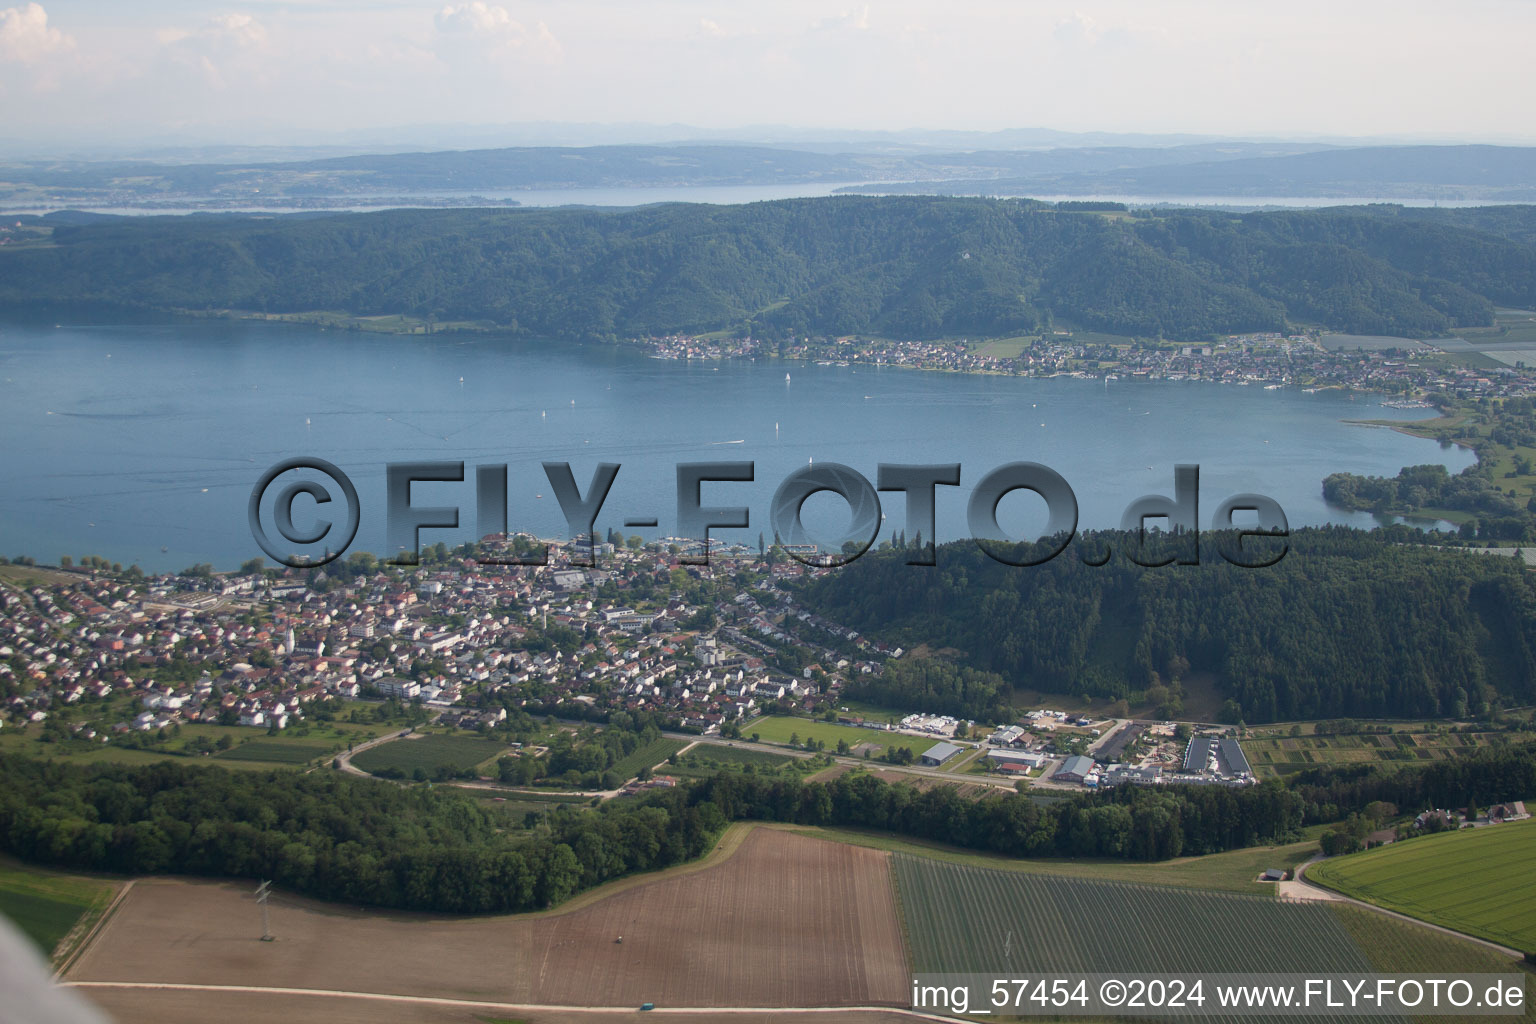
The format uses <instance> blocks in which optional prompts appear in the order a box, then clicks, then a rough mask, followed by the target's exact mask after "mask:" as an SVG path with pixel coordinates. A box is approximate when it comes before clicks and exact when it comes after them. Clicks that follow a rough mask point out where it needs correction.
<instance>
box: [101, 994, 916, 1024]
mask: <svg viewBox="0 0 1536 1024" xmlns="http://www.w3.org/2000/svg"><path fill="white" fill-rule="evenodd" d="M83 991H84V994H85V995H86V996H87V997H88V998H89V999H90V1001H91V1002H93V1003H95V1004H96V1005H97V1006H100V1007H101V1008H102V1009H104V1010H106V1011H107V1013H108V1014H109V1015H110V1016H111V1019H112V1020H114V1021H116V1022H117V1024H208V1021H210V1020H215V1021H218V1020H229V1021H240V1022H241V1024H295V1022H296V1021H306V1022H307V1021H323V1022H324V1024H700V1022H701V1021H702V1020H704V1018H703V1016H702V1015H701V1014H700V1013H698V1011H696V1010H694V1011H682V1012H672V1013H669V1012H667V1009H666V1008H665V1007H661V1008H659V1009H656V1010H653V1011H651V1012H648V1013H639V1012H634V1013H622V1014H621V1013H616V1012H614V1011H613V1010H606V1009H605V1010H578V1009H566V1008H561V1009H558V1010H546V1009H540V1010H533V1009H526V1008H523V1007H518V1006H506V1007H502V1008H500V1009H498V1008H497V1007H495V1006H493V1005H492V1006H488V1005H483V1004H481V1005H476V1004H474V1003H469V1002H466V1004H465V1005H453V1004H448V1005H444V1004H441V1003H424V1002H415V1001H411V1000H408V999H399V1000H394V999H380V998H378V997H371V998H367V999H363V998H351V999H346V998H337V997H335V996H320V995H299V994H289V993H270V992H265V993H262V994H261V995H260V996H254V995H252V994H251V993H249V992H239V991H234V992H177V991H146V990H142V989H127V988H91V989H88V990H83ZM725 1020H727V1021H728V1022H729V1024H786V1021H788V1022H789V1024H793V1022H795V1021H797V1020H799V1021H804V1022H805V1024H911V1021H912V1018H911V1016H910V1015H908V1014H906V1013H902V1012H897V1011H895V1010H840V1011H830V1012H829V1011H825V1010H818V1011H816V1012H815V1013H813V1014H805V1015H802V1016H797V1017H789V1016H786V1015H785V1014H784V1013H783V1011H778V1010H775V1011H771V1012H765V1013H732V1014H731V1015H730V1016H729V1017H728V1018H725Z"/></svg>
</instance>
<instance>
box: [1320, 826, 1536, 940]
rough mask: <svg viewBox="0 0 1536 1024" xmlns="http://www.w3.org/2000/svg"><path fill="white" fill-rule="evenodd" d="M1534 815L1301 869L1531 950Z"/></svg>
mask: <svg viewBox="0 0 1536 1024" xmlns="http://www.w3.org/2000/svg"><path fill="white" fill-rule="evenodd" d="M1533 865H1536V820H1532V819H1527V820H1525V821H1516V822H1511V823H1509V824H1507V825H1492V826H1489V827H1487V828H1471V829H1462V830H1460V831H1458V832H1444V833H1441V834H1440V835H1435V836H1424V837H1422V838H1419V839H1412V840H1409V841H1407V842H1403V843H1392V844H1391V845H1389V846H1378V847H1377V848H1376V849H1374V850H1367V851H1366V852H1364V853H1356V854H1351V855H1349V856H1347V857H1337V858H1333V859H1331V860H1325V861H1322V862H1321V863H1319V864H1316V865H1314V866H1313V867H1311V868H1309V869H1308V870H1307V879H1308V880H1309V881H1314V882H1320V883H1322V884H1323V885H1326V886H1328V887H1329V888H1332V889H1337V890H1338V891H1339V892H1342V893H1344V894H1345V895H1347V896H1353V897H1355V898H1356V899H1360V900H1364V901H1366V902H1367V903H1374V904H1376V905H1377V906H1381V907H1386V908H1388V909H1389V910H1396V911H1398V912H1399V913H1403V914H1407V915H1409V916H1410V917H1416V918H1419V919H1420V920H1422V921H1429V922H1430V923H1432V924H1438V925H1441V926H1443V927H1446V928H1451V929H1454V930H1456V931H1459V932H1465V933H1467V934H1468V935H1476V936H1478V937H1479V938H1484V939H1488V940H1490V941H1493V942H1498V943H1502V944H1503V945H1506V946H1511V947H1513V948H1515V949H1519V950H1523V951H1526V952H1536V872H1533V871H1532V866H1533Z"/></svg>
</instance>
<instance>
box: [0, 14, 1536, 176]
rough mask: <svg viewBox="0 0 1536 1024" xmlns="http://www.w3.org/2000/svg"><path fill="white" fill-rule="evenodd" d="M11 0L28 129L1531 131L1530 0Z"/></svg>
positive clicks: (10, 68) (13, 102) (77, 137)
mask: <svg viewBox="0 0 1536 1024" xmlns="http://www.w3.org/2000/svg"><path fill="white" fill-rule="evenodd" d="M6 2H7V0H0V111H3V114H0V138H9V139H13V140H14V139H21V140H41V139H47V140H59V141H64V142H69V141H73V142H75V143H78V144H80V145H89V144H92V143H94V142H106V141H113V142H120V141H123V140H125V139H127V138H132V137H138V136H142V137H144V138H145V140H146V141H157V140H163V139H171V138H182V139H202V140H215V141H259V142H268V143H272V142H316V141H325V140H326V139H327V138H329V137H338V138H340V137H346V138H357V137H360V136H369V137H374V138H380V137H388V136H389V129H391V128H393V127H397V126H401V125H424V124H499V123H509V122H529V121H581V122H650V123H686V124H691V125H698V126H703V127H707V128H730V127H735V126H741V125H748V124H766V123H774V124H789V125H796V126H812V127H837V128H880V129H899V128H911V127H917V128H965V129H995V128H1008V127H1024V126H1046V127H1052V128H1060V129H1066V130H1108V131H1145V132H1170V131H1191V132H1201V133H1222V134H1240V135H1398V136H1422V137H1432V138H1440V139H1447V138H1458V139H1479V140H1488V141H1499V140H1506V141H1507V140H1512V139H1524V140H1526V141H1536V122H1533V119H1532V114H1531V108H1530V103H1531V100H1532V98H1533V97H1536V61H1532V60H1531V59H1530V56H1529V54H1528V53H1526V52H1525V50H1526V48H1527V45H1528V43H1529V41H1530V40H1531V39H1533V38H1536V0H1458V2H1456V3H1446V2H1443V0H1437V2H1433V3H1430V2H1419V0H1324V2H1314V0H1288V2H1285V3H1280V2H1275V0H1270V2H1266V3H1256V2H1249V0H1180V2H1173V3H1156V4H1153V3H1149V2H1145V0H1140V2H1125V0H1105V2H1099V0H1081V2H1077V3H1066V4H1061V3H1046V2H1033V0H946V2H917V0H910V2H905V0H904V2H889V0H888V2H871V3H867V4H863V3H859V4H847V5H845V4H843V3H841V0H832V2H830V3H811V2H805V0H768V2H756V0H709V2H706V0H698V2H695V0H645V2H640V0H473V2H452V0H450V2H447V3H437V4H432V3H420V2H414V0H239V2H236V3H232V4H227V5H226V4H222V3H201V2H199V3H194V2H190V0H46V2H43V3H22V4H19V5H16V6H10V7H6V6H4V5H5V4H6ZM402 141H408V140H402Z"/></svg>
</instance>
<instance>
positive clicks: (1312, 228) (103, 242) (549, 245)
mask: <svg viewBox="0 0 1536 1024" xmlns="http://www.w3.org/2000/svg"><path fill="white" fill-rule="evenodd" d="M1511 216H1512V217H1514V216H1515V215H1514V214H1512V215H1511ZM44 223H45V224H48V225H52V234H51V238H50V239H49V240H48V241H47V242H46V243H32V244H28V245H18V246H13V247H10V248H9V249H7V250H5V251H3V252H0V308H9V309H13V310H15V309H20V308H26V307H32V306H50V305H53V306H56V305H61V304H69V305H71V306H74V307H76V308H80V307H82V306H87V305H97V306H101V307H104V308H111V309H119V310H121V309H152V310H171V309H175V310H192V311H206V310H244V311H254V312H270V313H278V312H285V313H294V312H307V311H315V310H332V311H339V312H345V313H349V314H354V315H382V314H407V315H412V316H417V317H422V318H427V319H436V320H444V321H447V320H451V321H464V320H477V321H484V322H488V323H494V324H496V325H499V326H501V327H503V328H505V329H507V330H509V331H512V332H515V333H520V334H526V335H534V336H543V337H551V338H594V339H617V338H624V337H634V336H644V335H656V334H666V333H673V332H689V331H705V330H715V329H731V330H738V331H750V332H752V333H754V334H756V335H758V336H764V337H770V338H772V337H781V338H783V337H789V336H793V335H803V334H817V335H837V334H848V333H871V334H880V335H885V336H890V337H897V338H933V337H940V336H950V337H953V336H977V335H1005V334H1016V333H1019V332H1028V331H1033V330H1038V329H1041V328H1043V327H1044V326H1046V325H1050V324H1069V325H1073V326H1078V327H1083V328H1091V329H1097V330H1104V331H1112V332H1116V333H1123V334H1133V335H1137V336H1142V337H1166V338H1174V339H1196V338H1203V337H1209V336H1211V335H1214V334H1221V333H1232V332H1242V331H1255V330H1280V329H1283V328H1285V327H1286V326H1287V325H1288V324H1292V323H1309V324H1319V325H1323V326H1326V327H1329V328H1332V329H1337V330H1344V331H1353V332H1359V333H1383V334H1399V335H1412V336H1428V335H1433V334H1437V333H1440V332H1443V331H1445V330H1448V329H1450V328H1453V327H1456V326H1468V325H1480V324H1487V323H1490V322H1491V316H1492V310H1493V308H1494V307H1495V306H1496V305H1498V306H1516V307H1522V308H1525V307H1531V306H1536V247H1533V246H1532V244H1531V243H1530V241H1529V238H1528V237H1527V236H1526V233H1525V231H1524V229H1523V228H1522V227H1519V226H1518V225H1517V226H1516V227H1513V228H1511V229H1510V230H1508V231H1504V232H1502V233H1501V232H1499V231H1498V230H1495V226H1493V225H1490V224H1487V223H1482V222H1479V223H1477V224H1476V226H1462V225H1461V224H1460V223H1455V222H1448V221H1445V220H1434V219H1424V218H1417V217H1401V216H1385V215H1381V214H1380V213H1379V212H1373V211H1372V210H1371V209H1370V208H1359V209H1352V208H1344V209H1337V210H1328V211H1290V212H1279V213H1258V214H1249V215H1241V216H1239V215H1234V214H1223V213H1215V212H1199V211H1171V212H1166V213H1157V214H1150V213H1148V214H1138V215H1136V216H1126V215H1124V214H1121V213H1117V212H1111V213H1108V214H1105V215H1101V214H1098V213H1090V212H1082V211H1075V210H1058V209H1055V208H1052V207H1050V206H1049V205H1047V204H1041V203H1035V202H1031V201H1028V200H986V199H959V198H935V197H920V196H900V197H885V198H872V197H858V196H842V197H834V198H825V199H800V200H784V201H779V202H767V203H754V204H750V205H745V206H704V205H683V204H674V205H661V206H653V207H642V208H638V209H629V210H620V211H603V210H593V209H563V210H392V211H387V212H382V213H368V214H328V215H307V216H289V217H269V216H268V217H255V216H192V217H175V218H172V217H133V218H96V217H90V216H82V215H72V216H64V215H60V216H55V217H52V218H45V219H44Z"/></svg>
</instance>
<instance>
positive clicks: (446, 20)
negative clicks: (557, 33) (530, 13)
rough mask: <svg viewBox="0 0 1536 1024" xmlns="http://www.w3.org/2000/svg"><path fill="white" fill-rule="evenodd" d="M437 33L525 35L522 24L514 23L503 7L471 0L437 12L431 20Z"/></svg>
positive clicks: (480, 0)
mask: <svg viewBox="0 0 1536 1024" xmlns="http://www.w3.org/2000/svg"><path fill="white" fill-rule="evenodd" d="M433 21H434V22H435V23H436V25H437V30H438V31H439V32H473V33H478V34H481V35H512V36H517V37H518V38H522V37H523V36H524V35H526V31H525V30H524V28H523V26H522V24H521V23H520V22H517V21H514V20H513V19H512V15H511V14H508V13H507V9H506V8H505V7H502V6H499V5H497V4H488V3H484V2H483V0H473V2H472V3H467V4H458V5H456V6H455V5H452V4H450V5H449V6H447V7H444V8H443V9H442V10H441V11H438V12H437V16H436V17H435V18H434V19H433Z"/></svg>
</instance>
